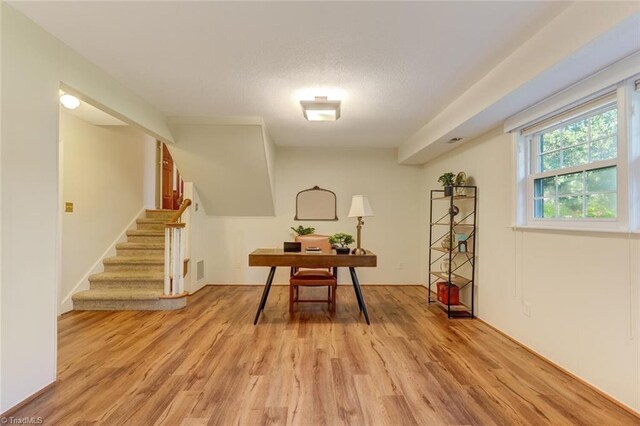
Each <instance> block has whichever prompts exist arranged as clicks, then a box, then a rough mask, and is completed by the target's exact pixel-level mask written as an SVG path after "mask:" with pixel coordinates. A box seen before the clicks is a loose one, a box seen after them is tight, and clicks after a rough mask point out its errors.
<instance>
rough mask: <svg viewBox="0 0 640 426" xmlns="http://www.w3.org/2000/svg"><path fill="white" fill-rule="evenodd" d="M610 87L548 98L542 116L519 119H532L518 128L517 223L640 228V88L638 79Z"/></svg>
mask: <svg viewBox="0 0 640 426" xmlns="http://www.w3.org/2000/svg"><path fill="white" fill-rule="evenodd" d="M636 79H637V77H636ZM609 87H610V88H609V89H600V90H599V91H597V92H596V93H595V94H594V95H592V96H591V97H587V98H586V100H585V101H582V102H581V103H580V102H574V103H573V104H571V105H569V106H568V107H565V108H562V105H558V103H557V101H556V100H555V99H553V98H552V99H549V100H548V101H545V102H546V103H543V104H541V105H540V106H539V107H538V108H537V109H535V111H538V112H541V113H542V114H544V115H543V116H542V117H541V118H539V119H537V120H536V119H535V114H533V113H531V112H526V114H524V113H523V114H524V115H522V116H520V117H518V116H515V118H513V119H512V122H511V123H513V122H515V121H517V120H520V123H523V122H524V121H523V120H522V118H521V117H527V118H528V123H529V124H520V126H519V127H512V128H511V129H512V130H517V134H516V135H514V136H515V142H516V146H517V168H516V171H517V176H516V177H517V191H516V195H517V202H516V206H517V209H516V223H517V224H518V225H520V226H527V227H542V228H559V229H587V230H589V229H594V230H597V229H604V230H607V229H608V230H612V231H623V232H627V231H629V230H631V231H634V232H635V231H636V230H639V229H640V201H639V200H640V183H639V182H640V118H639V114H638V111H640V92H638V91H637V89H636V84H635V79H634V80H633V81H631V80H630V79H628V80H626V81H623V82H621V83H619V84H617V85H616V87H612V86H609ZM596 90H598V89H597V88H596ZM567 96H568V95H566V94H564V98H566V97H567ZM561 98H562V97H561ZM583 99H584V98H583ZM552 107H553V108H552ZM554 110H555V111H557V112H555V113H554V112H553V111H554ZM634 111H636V112H634ZM542 114H541V115H542ZM511 123H508V124H505V127H506V126H507V125H511ZM525 123H526V122H525Z"/></svg>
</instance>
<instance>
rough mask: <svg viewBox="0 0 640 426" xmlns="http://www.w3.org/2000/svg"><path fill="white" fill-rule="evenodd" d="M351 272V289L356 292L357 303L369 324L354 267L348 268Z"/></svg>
mask: <svg viewBox="0 0 640 426" xmlns="http://www.w3.org/2000/svg"><path fill="white" fill-rule="evenodd" d="M349 273H350V274H351V281H352V282H353V289H354V291H355V292H356V299H358V305H360V310H361V311H362V312H363V313H364V319H366V320H367V325H371V322H369V313H368V312H367V305H365V303H364V296H362V290H361V289H360V282H359V281H358V275H357V274H356V269H355V268H349Z"/></svg>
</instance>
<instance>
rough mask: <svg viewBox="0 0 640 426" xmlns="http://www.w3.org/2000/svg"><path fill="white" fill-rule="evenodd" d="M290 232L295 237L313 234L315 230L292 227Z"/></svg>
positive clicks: (310, 227) (312, 228)
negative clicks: (294, 234) (293, 233)
mask: <svg viewBox="0 0 640 426" xmlns="http://www.w3.org/2000/svg"><path fill="white" fill-rule="evenodd" d="M291 230H292V231H293V232H295V233H296V235H309V234H313V233H314V232H316V228H314V227H312V226H309V227H304V226H302V225H300V226H298V227H297V228H294V227H293V226H292V227H291Z"/></svg>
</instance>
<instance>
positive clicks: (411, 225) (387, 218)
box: [205, 147, 422, 284]
mask: <svg viewBox="0 0 640 426" xmlns="http://www.w3.org/2000/svg"><path fill="white" fill-rule="evenodd" d="M419 173H420V169H419V168H418V167H415V166H401V165H398V164H397V162H396V151H395V150H394V149H347V148H345V149H335V148H331V149H329V148H327V149H323V148H292V147H278V148H277V162H276V176H275V179H276V216H275V217H210V218H208V221H207V224H208V232H207V236H208V238H209V239H210V247H209V249H210V250H209V256H208V257H207V259H206V265H205V268H206V269H207V282H209V283H216V284H261V283H264V281H265V279H266V276H267V269H266V268H249V267H248V266H247V255H248V254H249V253H250V252H251V251H252V250H254V249H256V248H258V247H282V243H283V242H284V241H293V236H294V233H293V232H292V231H291V229H290V227H292V226H293V227H297V226H298V225H304V226H314V227H315V228H316V232H317V233H320V234H327V235H330V234H334V233H336V232H347V233H349V234H351V235H353V236H354V238H355V233H356V219H355V218H348V217H347V214H348V212H349V207H350V206H351V196H352V195H356V194H365V195H368V196H369V200H370V201H371V207H372V209H373V211H374V214H375V217H371V218H365V225H364V228H363V230H362V235H363V236H362V239H363V242H362V245H363V247H364V248H367V249H370V250H372V251H373V252H375V253H376V254H377V255H378V267H377V268H362V269H361V270H360V271H358V275H359V278H360V281H361V282H362V283H363V284H416V283H419V282H421V270H420V257H421V255H422V251H421V250H420V246H419V243H420V241H419V239H418V238H416V233H417V232H418V231H417V229H418V228H419V227H420V220H421V217H420V203H421V201H422V197H421V195H420V192H419V189H420V188H419V185H420V182H419ZM315 185H318V186H320V187H321V188H326V189H329V190H332V191H334V192H335V193H336V195H337V202H338V205H337V207H338V218H339V220H338V221H337V222H318V221H316V222H313V221H310V222H307V221H304V222H296V221H294V220H293V217H294V216H295V199H296V195H297V193H298V192H299V191H301V190H303V189H308V188H311V187H313V186H315ZM285 269H286V268H280V269H279V270H278V273H277V274H276V279H275V281H274V282H275V283H287V282H288V276H289V275H288V274H289V271H288V270H285ZM348 277H349V274H348V273H346V272H345V271H341V275H340V282H342V283H346V282H349V278H348Z"/></svg>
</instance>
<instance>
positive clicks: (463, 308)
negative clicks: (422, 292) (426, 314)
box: [429, 291, 471, 314]
mask: <svg viewBox="0 0 640 426" xmlns="http://www.w3.org/2000/svg"><path fill="white" fill-rule="evenodd" d="M429 301H430V302H431V303H434V304H435V305H436V306H439V307H440V308H442V309H444V311H445V312H446V311H447V308H448V305H447V304H445V303H442V302H441V301H439V300H438V295H437V294H436V293H435V292H433V291H432V292H431V297H429ZM451 312H468V313H469V314H471V308H469V307H468V306H467V305H464V304H462V303H460V304H459V305H451Z"/></svg>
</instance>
